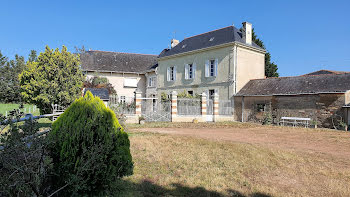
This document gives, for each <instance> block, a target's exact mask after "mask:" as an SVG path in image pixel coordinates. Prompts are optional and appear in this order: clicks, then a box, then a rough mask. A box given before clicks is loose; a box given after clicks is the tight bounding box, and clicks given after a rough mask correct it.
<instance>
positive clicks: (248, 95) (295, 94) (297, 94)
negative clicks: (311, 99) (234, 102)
mask: <svg viewBox="0 0 350 197" xmlns="http://www.w3.org/2000/svg"><path fill="white" fill-rule="evenodd" d="M344 93H346V91H344V92H315V93H312V92H309V93H308V92H306V93H294V94H247V95H243V94H237V95H236V96H247V97H252V96H299V95H315V94H344Z"/></svg>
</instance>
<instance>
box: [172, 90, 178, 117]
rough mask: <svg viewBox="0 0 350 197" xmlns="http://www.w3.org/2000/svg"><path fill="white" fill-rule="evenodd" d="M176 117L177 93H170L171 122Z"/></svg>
mask: <svg viewBox="0 0 350 197" xmlns="http://www.w3.org/2000/svg"><path fill="white" fill-rule="evenodd" d="M176 116H177V92H176V91H172V92H171V121H172V122H173V118H175V117H176Z"/></svg>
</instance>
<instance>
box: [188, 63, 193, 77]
mask: <svg viewBox="0 0 350 197" xmlns="http://www.w3.org/2000/svg"><path fill="white" fill-rule="evenodd" d="M188 78H189V79H193V64H189V65H188Z"/></svg>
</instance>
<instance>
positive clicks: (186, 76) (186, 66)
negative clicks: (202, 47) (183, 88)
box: [185, 64, 189, 79]
mask: <svg viewBox="0 0 350 197" xmlns="http://www.w3.org/2000/svg"><path fill="white" fill-rule="evenodd" d="M188 71H189V66H188V64H185V79H188Z"/></svg>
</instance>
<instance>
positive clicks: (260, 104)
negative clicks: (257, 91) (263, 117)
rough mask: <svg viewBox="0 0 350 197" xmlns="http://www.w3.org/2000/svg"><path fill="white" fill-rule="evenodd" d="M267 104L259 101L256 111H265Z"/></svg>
mask: <svg viewBox="0 0 350 197" xmlns="http://www.w3.org/2000/svg"><path fill="white" fill-rule="evenodd" d="M265 106H266V104H262V103H259V104H257V105H256V111H257V112H264V111H265Z"/></svg>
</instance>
